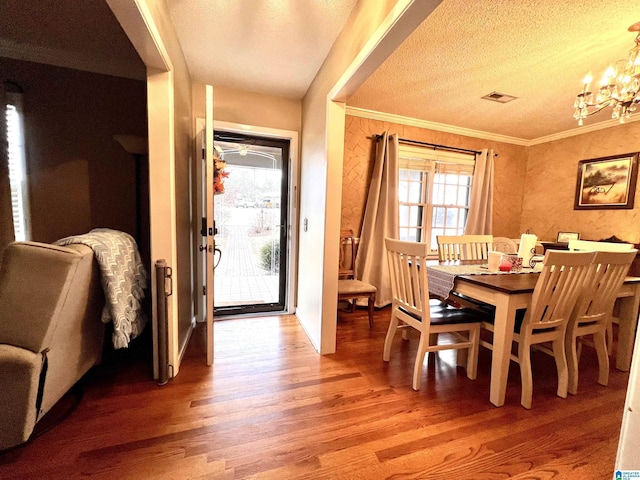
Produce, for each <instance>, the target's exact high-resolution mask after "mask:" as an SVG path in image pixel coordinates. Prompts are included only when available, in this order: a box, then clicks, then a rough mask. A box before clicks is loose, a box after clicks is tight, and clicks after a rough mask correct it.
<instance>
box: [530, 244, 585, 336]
mask: <svg viewBox="0 0 640 480" xmlns="http://www.w3.org/2000/svg"><path fill="white" fill-rule="evenodd" d="M595 255H596V254H595V252H568V251H561V250H549V251H547V253H546V254H545V257H544V261H543V263H542V271H541V272H540V277H539V278H538V281H537V282H536V286H535V288H534V290H533V295H532V298H531V306H530V308H528V309H527V312H526V314H525V317H524V321H523V324H522V331H525V330H529V331H532V332H533V333H535V332H536V331H541V330H545V329H551V328H564V327H566V324H567V322H568V321H569V317H570V315H571V312H572V311H573V308H574V306H575V304H576V301H577V299H578V295H580V293H581V291H582V288H583V285H584V282H585V280H586V279H587V276H588V275H589V272H590V269H591V264H592V261H593V259H594V257H595Z"/></svg>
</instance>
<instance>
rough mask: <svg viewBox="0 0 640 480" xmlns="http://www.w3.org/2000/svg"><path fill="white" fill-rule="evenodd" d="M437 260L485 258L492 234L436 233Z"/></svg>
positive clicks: (487, 256)
mask: <svg viewBox="0 0 640 480" xmlns="http://www.w3.org/2000/svg"><path fill="white" fill-rule="evenodd" d="M436 240H437V242H438V260H440V261H446V260H486V259H487V258H489V251H490V250H491V246H492V244H493V235H438V236H437V237H436Z"/></svg>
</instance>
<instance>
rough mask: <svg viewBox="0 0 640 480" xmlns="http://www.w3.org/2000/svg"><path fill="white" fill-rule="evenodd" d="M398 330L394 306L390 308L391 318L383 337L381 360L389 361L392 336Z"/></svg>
mask: <svg viewBox="0 0 640 480" xmlns="http://www.w3.org/2000/svg"><path fill="white" fill-rule="evenodd" d="M397 331H398V317H396V312H395V308H393V309H392V310H391V320H390V321H389V329H388V330H387V336H386V337H385V339H384V350H383V353H382V360H384V361H385V362H388V361H389V357H390V356H391V344H392V343H393V337H395V335H396V332H397Z"/></svg>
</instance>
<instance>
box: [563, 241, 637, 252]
mask: <svg viewBox="0 0 640 480" xmlns="http://www.w3.org/2000/svg"><path fill="white" fill-rule="evenodd" d="M632 249H633V244H632V243H613V242H592V241H589V240H569V250H571V251H582V252H628V251H629V250H632Z"/></svg>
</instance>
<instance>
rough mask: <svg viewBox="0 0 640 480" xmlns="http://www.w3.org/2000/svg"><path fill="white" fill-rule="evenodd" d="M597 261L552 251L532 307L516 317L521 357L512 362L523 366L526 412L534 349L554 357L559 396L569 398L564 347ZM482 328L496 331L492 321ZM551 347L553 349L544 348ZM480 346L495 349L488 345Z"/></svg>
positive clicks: (580, 254)
mask: <svg viewBox="0 0 640 480" xmlns="http://www.w3.org/2000/svg"><path fill="white" fill-rule="evenodd" d="M594 257H595V253H594V252H568V251H559V250H549V251H548V252H547V253H546V254H545V257H544V261H543V264H542V271H541V272H540V276H539V277H538V280H537V282H536V286H535V289H534V291H533V295H532V298H531V304H530V305H529V307H528V308H526V309H522V310H518V311H517V313H516V319H515V326H514V334H513V341H514V342H516V343H517V344H518V354H517V355H511V360H513V361H514V362H517V363H519V364H520V378H521V383H522V394H521V397H520V403H521V404H522V406H523V407H524V408H527V409H530V408H531V400H532V396H533V377H532V371H531V348H532V346H534V345H535V346H536V347H537V348H536V349H537V350H542V351H544V352H545V353H548V354H550V355H552V356H553V357H554V359H555V363H556V369H557V372H558V391H557V394H558V396H559V397H562V398H566V397H567V390H568V384H569V373H568V366H567V357H566V354H565V346H564V342H565V340H564V338H565V332H566V329H567V323H568V321H569V318H570V316H571V312H572V310H573V307H574V306H575V304H576V301H577V299H578V295H579V294H580V293H581V292H582V288H583V285H584V282H585V279H586V277H587V275H588V273H589V270H590V268H591V263H592V260H593V258H594ZM523 275H524V274H523ZM482 326H483V328H486V329H488V330H490V331H493V324H492V322H491V321H490V322H483V324H482ZM548 343H550V344H551V348H548V347H546V346H544V345H542V344H548ZM481 345H483V346H485V347H488V348H493V345H491V344H490V343H487V342H485V341H482V342H481Z"/></svg>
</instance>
